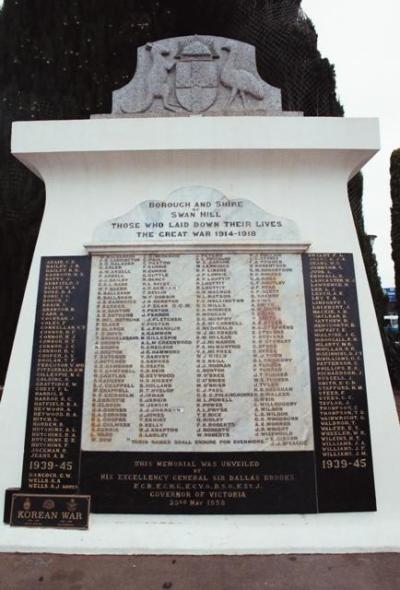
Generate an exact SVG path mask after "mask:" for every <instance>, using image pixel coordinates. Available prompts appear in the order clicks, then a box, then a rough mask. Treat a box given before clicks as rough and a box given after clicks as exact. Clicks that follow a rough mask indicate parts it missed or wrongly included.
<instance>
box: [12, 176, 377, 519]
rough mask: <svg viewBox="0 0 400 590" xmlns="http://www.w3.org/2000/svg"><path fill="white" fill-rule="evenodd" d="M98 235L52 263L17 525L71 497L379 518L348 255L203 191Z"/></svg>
mask: <svg viewBox="0 0 400 590" xmlns="http://www.w3.org/2000/svg"><path fill="white" fill-rule="evenodd" d="M173 224H178V225H175V226H174V225H173ZM200 224H205V225H204V226H202V227H200ZM227 232H231V233H229V235H227ZM94 238H95V243H94V244H92V245H91V246H88V251H89V252H90V256H78V257H71V258H68V257H59V258H57V257H50V258H44V259H43V262H42V269H41V278H40V288H39V296H38V311H37V321H36V329H35V340H34V351H33V360H32V374H31V389H30V396H29V409H28V422H27V434H26V446H25V458H24V466H23V477H22V489H21V490H19V491H16V490H10V491H9V493H8V496H7V502H6V506H7V510H6V514H5V519H6V521H7V522H10V520H12V521H13V523H14V524H16V525H25V524H26V525H27V526H49V523H47V524H46V523H44V522H42V520H45V517H44V516H43V510H41V509H40V506H39V504H40V502H42V503H43V502H46V499H47V500H48V502H46V506H50V503H51V502H55V500H54V498H57V497H58V498H59V499H60V502H61V503H62V502H63V500H61V498H62V497H63V496H65V495H67V494H71V495H72V496H74V497H77V496H79V495H84V496H85V497H90V499H91V510H92V511H94V512H104V513H165V514H166V513H181V514H189V513H194V514H205V513H207V514H218V513H225V514H230V513H231V514H233V513H236V514H251V513H253V514H257V513H260V514H261V513H274V514H277V513H282V514H284V513H312V512H343V511H371V510H375V509H376V506H375V493H374V478H373V469H372V456H371V443H370V434H369V424H368V408H367V398H366V387H365V378H364V367H363V354H362V343H361V333H360V323H359V317H358V305H357V293H356V283H355V276H354V267H353V261H352V256H351V255H350V254H341V253H307V249H308V244H304V243H302V241H301V239H300V236H299V233H298V230H297V228H296V225H295V224H294V223H293V222H292V221H290V220H287V219H282V218H279V217H278V216H276V215H272V214H268V213H266V212H264V211H262V210H261V209H260V208H259V207H257V206H256V205H255V204H253V203H251V202H250V201H246V200H241V199H230V200H228V199H226V197H224V195H221V193H219V192H218V191H215V190H214V189H210V188H207V187H189V188H186V189H180V190H179V191H177V192H175V193H173V194H172V195H171V196H170V197H169V198H168V199H167V201H146V202H145V203H142V204H140V205H139V206H138V207H136V208H135V209H133V210H132V211H131V212H129V213H128V214H127V215H124V216H121V217H119V218H117V219H114V220H111V221H109V222H106V223H104V224H103V225H102V226H100V227H99V228H98V229H97V230H96V232H95V236H94ZM37 494H39V496H40V497H38V499H37V500H36V499H34V496H35V495H37ZM42 495H43V497H42ZM72 496H70V497H69V499H71V497H72ZM26 498H30V502H31V503H32V506H33V503H34V505H35V507H34V510H33V512H34V513H35V515H36V516H35V515H34V516H35V518H30V516H29V514H28V513H29V510H25V513H24V507H23V502H24V499H25V500H26ZM31 498H32V499H31ZM57 501H58V500H57ZM66 501H67V500H66ZM21 502H22V507H21ZM64 508H65V506H64ZM64 508H63V505H60V514H61V513H63V512H65V510H64ZM56 511H57V510H56ZM50 512H51V510H50ZM37 513H40V514H42V516H43V518H42V516H40V514H39V516H38V515H37ZM18 514H19V517H18ZM24 514H25V516H27V517H26V518H25V516H24ZM16 515H17V516H16ZM46 519H47V517H46ZM48 520H49V521H51V518H50V517H49V518H48ZM54 520H56V519H55V518H54ZM64 520H65V519H64ZM64 520H63V519H61V520H60V522H61V521H62V525H63V524H65V522H64ZM56 526H61V525H60V524H58V525H56Z"/></svg>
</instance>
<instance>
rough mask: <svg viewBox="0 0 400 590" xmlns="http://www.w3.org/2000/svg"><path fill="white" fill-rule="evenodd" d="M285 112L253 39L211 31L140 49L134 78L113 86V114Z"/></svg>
mask: <svg viewBox="0 0 400 590" xmlns="http://www.w3.org/2000/svg"><path fill="white" fill-rule="evenodd" d="M255 111H258V112H259V113H260V114H263V113H274V114H276V115H279V114H281V113H282V99H281V91H280V90H279V89H278V88H274V87H273V86H271V85H270V84H268V83H267V82H265V81H264V80H262V78H261V77H260V75H259V74H258V71H257V66H256V57H255V48H254V47H253V46H252V45H248V44H246V43H242V42H240V41H235V40H232V39H226V38H223V37H212V36H206V35H192V36H188V37H177V38H172V39H163V40H161V41H155V42H153V43H148V44H147V45H145V46H143V47H140V48H139V49H138V59H137V68H136V72H135V76H134V78H133V79H132V80H131V81H130V82H129V83H128V84H127V85H126V86H123V87H122V88H120V89H118V90H115V91H114V92H113V98H112V114H113V115H131V116H139V115H149V114H152V115H157V114H162V115H164V116H168V115H176V114H186V115H190V114H203V113H204V114H211V113H232V114H247V113H252V112H255Z"/></svg>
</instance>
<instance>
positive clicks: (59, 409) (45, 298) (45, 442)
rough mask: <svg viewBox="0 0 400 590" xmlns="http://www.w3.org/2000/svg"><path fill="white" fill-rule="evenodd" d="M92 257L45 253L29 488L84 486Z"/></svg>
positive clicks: (26, 475)
mask: <svg viewBox="0 0 400 590" xmlns="http://www.w3.org/2000/svg"><path fill="white" fill-rule="evenodd" d="M89 278H90V258H89V257H88V256H75V257H48V258H43V259H42V264H41V270H40V281H39V294H38V306H37V312H36V323H35V333H34V343H33V357H32V369H31V381H30V391H29V405H28V417H27V428H26V440H25V454H24V464H23V474H22V490H23V491H24V492H25V491H26V492H28V491H29V492H36V493H39V492H45V493H48V492H50V493H52V494H57V493H60V494H61V493H64V494H65V493H74V492H76V491H77V490H78V488H79V460H80V438H81V423H82V402H83V373H84V364H85V342H86V322H87V306H88V294H89Z"/></svg>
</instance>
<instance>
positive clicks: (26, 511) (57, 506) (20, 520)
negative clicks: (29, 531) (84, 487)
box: [10, 493, 90, 529]
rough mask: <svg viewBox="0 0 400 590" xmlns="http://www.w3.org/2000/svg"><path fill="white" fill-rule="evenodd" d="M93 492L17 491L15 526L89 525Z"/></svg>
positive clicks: (64, 527) (11, 519)
mask: <svg viewBox="0 0 400 590" xmlns="http://www.w3.org/2000/svg"><path fill="white" fill-rule="evenodd" d="M89 514H90V496H77V495H74V496H67V495H53V496H50V495H48V494H45V495H44V494H30V495H28V494H20V493H18V494H13V496H12V506H11V518H10V524H11V526H25V527H45V528H62V529H87V528H88V526H89Z"/></svg>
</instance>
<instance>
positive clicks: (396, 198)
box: [390, 149, 400, 312]
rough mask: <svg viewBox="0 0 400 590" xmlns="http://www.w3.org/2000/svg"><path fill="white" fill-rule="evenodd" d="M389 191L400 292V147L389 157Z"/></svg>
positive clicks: (395, 263) (394, 252)
mask: <svg viewBox="0 0 400 590" xmlns="http://www.w3.org/2000/svg"><path fill="white" fill-rule="evenodd" d="M390 192H391V196H392V209H391V214H392V258H393V262H394V280H395V286H396V290H397V293H399V294H400V149H398V150H395V151H394V152H393V153H392V155H391V158H390ZM398 306H399V303H398ZM399 312H400V309H399Z"/></svg>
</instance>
